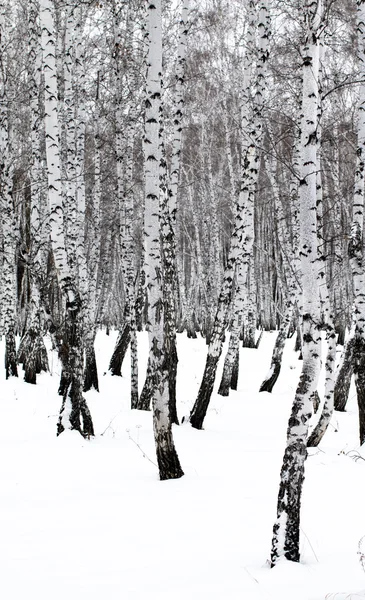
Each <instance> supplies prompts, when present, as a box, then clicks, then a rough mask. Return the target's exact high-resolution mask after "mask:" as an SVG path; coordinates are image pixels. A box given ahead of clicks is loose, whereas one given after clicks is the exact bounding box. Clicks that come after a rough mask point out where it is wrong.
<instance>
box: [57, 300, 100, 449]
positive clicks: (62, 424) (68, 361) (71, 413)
mask: <svg viewBox="0 0 365 600" xmlns="http://www.w3.org/2000/svg"><path fill="white" fill-rule="evenodd" d="M64 335H65V337H64V340H63V345H62V352H61V353H60V358H61V361H62V367H63V368H62V374H61V382H60V387H59V393H62V396H63V401H62V406H61V410H60V416H59V420H58V424H57V435H60V434H61V433H62V432H63V431H64V430H65V429H66V423H67V421H68V423H67V428H70V429H71V430H72V429H75V430H76V431H78V432H79V433H80V434H81V435H82V436H83V437H85V438H90V437H91V436H93V435H94V427H93V422H92V418H91V414H90V411H89V408H88V406H87V404H86V401H85V398H84V397H83V395H82V390H83V383H84V377H83V371H84V369H83V362H84V361H83V345H82V325H81V316H80V309H79V308H77V309H76V310H75V309H74V307H73V310H68V311H67V314H66V323H65V334H64ZM63 361H65V362H63Z"/></svg>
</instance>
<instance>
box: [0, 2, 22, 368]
mask: <svg viewBox="0 0 365 600" xmlns="http://www.w3.org/2000/svg"><path fill="white" fill-rule="evenodd" d="M8 9H9V7H8V6H7V3H5V2H2V3H1V4H0V61H1V63H0V67H1V68H0V194H1V197H0V200H1V212H2V233H3V242H4V252H3V268H2V278H3V290H2V291H3V293H2V302H3V307H2V308H3V314H4V332H5V376H6V379H8V378H9V377H12V376H13V377H17V376H18V368H17V358H16V344H15V317H16V295H15V294H16V292H15V290H16V285H15V270H16V258H15V253H16V215H15V210H14V200H13V174H14V156H13V150H12V131H11V121H12V115H11V111H12V105H11V93H10V92H11V90H9V87H10V85H11V83H10V81H9V65H8V60H9V56H8V52H9V51H8V44H9V35H8V34H9V32H8V31H7V29H8V27H7V25H8V22H9V21H8V19H9V15H8V14H7V13H8ZM13 92H14V90H13Z"/></svg>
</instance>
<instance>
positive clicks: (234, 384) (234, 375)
mask: <svg viewBox="0 0 365 600" xmlns="http://www.w3.org/2000/svg"><path fill="white" fill-rule="evenodd" d="M239 368H240V346H239V345H238V348H237V352H236V356H235V357H234V362H233V368H232V377H231V390H237V386H238V375H239Z"/></svg>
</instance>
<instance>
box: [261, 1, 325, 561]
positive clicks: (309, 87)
mask: <svg viewBox="0 0 365 600" xmlns="http://www.w3.org/2000/svg"><path fill="white" fill-rule="evenodd" d="M302 10H303V20H304V36H305V40H304V45H303V48H302V60H303V67H302V77H303V84H302V85H303V87H302V94H303V95H302V120H301V125H302V130H301V150H302V153H301V159H302V168H301V180H300V186H299V201H300V220H301V254H300V256H301V265H302V272H303V295H302V318H303V366H302V372H301V376H300V380H299V384H298V387H297V390H296V394H295V399H294V403H293V407H292V412H291V416H290V419H289V423H288V431H287V442H286V449H285V453H284V459H283V465H282V468H281V474H280V486H279V495H278V504H277V519H276V521H275V524H274V528H273V539H272V550H271V565H272V566H274V565H275V564H276V563H277V561H278V559H279V558H280V557H282V556H284V557H285V558H287V559H288V560H292V561H294V562H298V561H299V558H300V553H299V533H300V504H301V494H302V486H303V481H304V464H305V460H306V457H307V436H308V425H309V419H310V417H311V415H312V402H311V396H312V394H313V392H314V391H315V390H316V388H317V382H318V377H319V372H320V360H321V359H320V343H321V337H320V306H319V292H318V278H317V272H318V267H317V261H316V259H317V220H316V171H317V117H318V63H319V39H318V36H319V28H320V26H321V10H322V9H321V3H320V2H319V3H318V4H317V3H315V4H314V3H312V2H310V1H309V0H306V1H305V2H304V4H303V9H302Z"/></svg>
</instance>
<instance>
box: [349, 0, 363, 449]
mask: <svg viewBox="0 0 365 600" xmlns="http://www.w3.org/2000/svg"><path fill="white" fill-rule="evenodd" d="M357 33H358V58H359V70H360V76H361V80H362V82H363V81H364V77H365V0H357ZM364 174H365V84H364V83H361V85H360V99H359V108H358V126H357V148H356V173H355V188H354V198H353V216H352V225H351V234H350V241H349V247H348V256H349V261H350V265H351V270H352V279H353V290H354V321H355V323H356V325H355V340H354V346H353V369H354V376H355V385H356V394H357V403H358V408H359V434H360V444H363V443H364V442H365V388H364V385H365V257H364V240H363V235H364Z"/></svg>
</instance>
